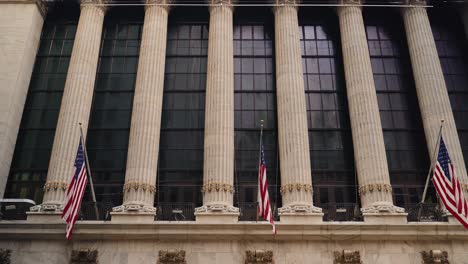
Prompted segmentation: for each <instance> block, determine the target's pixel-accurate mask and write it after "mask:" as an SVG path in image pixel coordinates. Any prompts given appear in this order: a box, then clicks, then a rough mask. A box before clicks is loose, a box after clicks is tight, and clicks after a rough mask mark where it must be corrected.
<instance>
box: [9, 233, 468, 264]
mask: <svg viewBox="0 0 468 264" xmlns="http://www.w3.org/2000/svg"><path fill="white" fill-rule="evenodd" d="M0 248H8V249H11V250H12V253H11V261H12V262H11V263H13V264H16V263H21V264H29V263H31V264H33V263H34V264H39V263H47V264H56V263H57V264H63V263H69V261H70V255H71V251H72V250H80V249H97V250H98V261H99V263H100V264H107V263H109V264H111V263H112V264H124V263H139V264H140V263H141V264H155V263H157V260H158V253H159V250H172V249H179V250H185V251H186V261H187V263H188V264H192V263H193V264H211V263H212V264H215V263H222V264H231V263H232V264H234V263H237V264H241V263H244V261H245V251H246V250H258V249H265V250H271V251H273V258H274V263H275V264H283V263H298V264H299V263H310V264H319V263H320V264H322V263H330V264H331V263H333V260H334V257H333V252H334V251H341V250H343V249H351V250H359V251H360V255H361V260H362V263H364V264H366V263H379V264H387V263H388V264H394V263H399V264H404V263H410V264H416V263H417V264H419V263H422V262H421V260H422V259H421V254H420V251H423V250H430V249H440V250H444V251H447V253H448V256H449V261H450V263H455V264H464V263H468V251H467V250H466V249H467V248H468V241H456V240H452V241H438V240H437V239H434V240H427V241H327V242H323V241H294V240H292V241H281V240H280V241H272V240H265V241H263V240H232V241H229V240H226V241H217V240H175V241H159V240H116V241H113V240H92V241H76V242H74V241H71V242H66V240H65V238H64V239H63V240H33V241H31V240H18V241H0Z"/></svg>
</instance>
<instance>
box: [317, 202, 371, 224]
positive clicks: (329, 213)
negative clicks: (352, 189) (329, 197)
mask: <svg viewBox="0 0 468 264" xmlns="http://www.w3.org/2000/svg"><path fill="white" fill-rule="evenodd" d="M321 207H322V212H323V221H324V222H334V221H337V222H340V221H363V218H362V214H361V208H360V207H359V205H358V204H356V203H326V204H322V205H321Z"/></svg>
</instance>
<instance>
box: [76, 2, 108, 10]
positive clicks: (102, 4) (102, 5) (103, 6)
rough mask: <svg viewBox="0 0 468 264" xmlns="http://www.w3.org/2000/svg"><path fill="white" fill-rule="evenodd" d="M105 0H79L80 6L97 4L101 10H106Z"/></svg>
mask: <svg viewBox="0 0 468 264" xmlns="http://www.w3.org/2000/svg"><path fill="white" fill-rule="evenodd" d="M105 4H106V0H80V6H81V8H83V7H85V6H97V7H99V8H100V9H102V11H103V12H106V11H107V6H106V5H105Z"/></svg>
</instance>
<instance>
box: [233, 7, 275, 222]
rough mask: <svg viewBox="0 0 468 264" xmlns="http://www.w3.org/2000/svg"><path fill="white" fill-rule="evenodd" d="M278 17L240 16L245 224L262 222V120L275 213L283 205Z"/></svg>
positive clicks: (239, 184) (238, 201)
mask: <svg viewBox="0 0 468 264" xmlns="http://www.w3.org/2000/svg"><path fill="white" fill-rule="evenodd" d="M272 15H273V14H272V13H271V11H270V10H268V9H264V8H251V7H250V8H238V9H236V11H235V14H234V105H235V106H234V113H235V114H234V120H235V172H234V173H235V176H234V177H235V185H236V186H235V191H236V192H235V194H234V198H235V199H234V200H235V206H239V207H240V210H241V220H255V218H256V211H257V207H256V202H257V188H258V187H257V186H258V178H257V177H258V164H259V150H260V141H259V140H260V121H261V120H263V121H264V130H263V144H264V147H265V161H266V167H267V178H268V185H269V195H270V201H271V204H272V208H273V210H274V212H276V209H277V208H278V207H280V206H281V204H280V203H281V202H280V197H279V196H280V194H279V187H280V176H279V162H278V144H277V121H276V85H275V73H274V71H275V68H274V64H275V58H274V52H275V51H274V47H273V39H274V31H273V16H272Z"/></svg>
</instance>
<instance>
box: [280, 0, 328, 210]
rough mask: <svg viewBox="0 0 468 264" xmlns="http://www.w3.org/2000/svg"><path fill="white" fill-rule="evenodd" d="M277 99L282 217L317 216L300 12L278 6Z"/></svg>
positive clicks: (293, 8) (288, 6) (292, 6)
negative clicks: (304, 214)
mask: <svg viewBox="0 0 468 264" xmlns="http://www.w3.org/2000/svg"><path fill="white" fill-rule="evenodd" d="M274 13H275V44H276V45H275V47H276V56H275V57H276V84H277V86H276V98H277V109H278V140H279V151H280V153H279V156H280V160H281V162H280V165H281V194H282V199H283V207H282V208H280V209H279V213H280V214H295V213H297V212H301V213H304V212H305V213H314V212H316V213H318V212H321V209H319V208H316V207H313V204H312V178H311V168H310V153H309V137H308V129H307V112H306V104H305V93H304V79H303V78H304V77H303V72H302V58H301V49H300V42H299V32H298V30H297V28H298V25H299V23H298V17H297V9H296V7H295V6H294V5H289V4H286V5H284V6H280V7H276V8H275V9H274Z"/></svg>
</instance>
